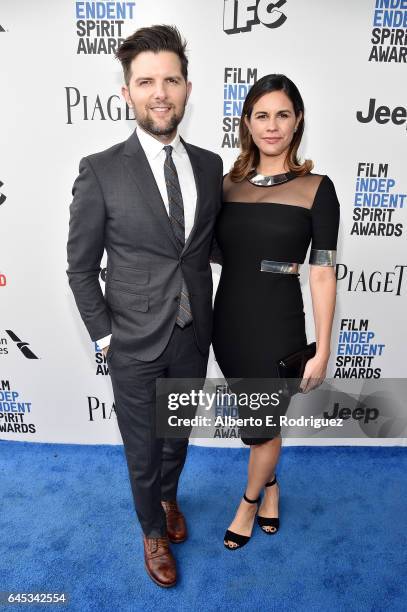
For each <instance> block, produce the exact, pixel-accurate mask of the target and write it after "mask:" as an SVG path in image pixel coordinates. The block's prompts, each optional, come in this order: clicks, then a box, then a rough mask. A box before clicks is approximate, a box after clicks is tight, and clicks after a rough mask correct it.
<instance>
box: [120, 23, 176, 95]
mask: <svg viewBox="0 0 407 612" xmlns="http://www.w3.org/2000/svg"><path fill="white" fill-rule="evenodd" d="M186 46H187V43H186V41H185V40H184V39H182V37H181V34H180V33H179V31H178V29H177V28H176V27H175V26H168V25H154V26H151V27H149V28H139V29H138V30H136V31H135V32H134V34H131V36H128V37H127V38H126V40H124V41H123V42H122V44H121V45H120V47H119V49H118V50H117V52H116V57H117V59H118V60H120V62H121V64H122V67H123V73H124V80H125V82H126V84H127V85H128V84H129V82H130V77H131V68H130V65H131V62H132V61H133V59H134V58H135V57H137V55H139V53H143V51H152V52H153V53H159V52H160V51H172V52H173V53H176V54H177V55H178V57H179V59H180V62H181V73H182V76H183V77H184V79H185V81H187V80H188V58H187V56H186V55H185V49H186Z"/></svg>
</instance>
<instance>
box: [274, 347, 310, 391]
mask: <svg viewBox="0 0 407 612" xmlns="http://www.w3.org/2000/svg"><path fill="white" fill-rule="evenodd" d="M316 351H317V345H316V342H311V344H308V345H307V346H306V347H305V348H303V349H301V350H300V351H296V352H295V353H291V354H290V355H287V356H286V357H283V358H282V359H279V360H278V361H277V371H278V375H279V377H280V378H283V379H284V381H285V385H284V386H285V392H286V393H287V394H289V395H295V393H298V390H299V386H300V383H301V379H302V377H303V375H304V370H305V364H306V363H307V361H308V360H309V359H311V358H312V357H314V356H315V353H316ZM290 378H294V379H299V380H293V381H290V380H287V379H290Z"/></svg>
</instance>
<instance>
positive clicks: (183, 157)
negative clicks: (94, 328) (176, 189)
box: [97, 126, 197, 349]
mask: <svg viewBox="0 0 407 612" xmlns="http://www.w3.org/2000/svg"><path fill="white" fill-rule="evenodd" d="M137 136H138V139H139V141H140V144H141V146H142V148H143V150H144V153H145V154H146V157H147V161H148V163H149V165H150V168H151V170H152V172H153V175H154V178H155V181H156V183H157V187H158V189H159V190H160V193H161V197H162V199H163V202H164V206H165V210H166V211H167V214H169V205H168V193H167V187H166V185H165V177H164V161H165V157H166V155H165V151H164V145H163V143H162V142H160V141H159V140H157V139H156V138H154V136H151V134H148V133H147V132H145V131H144V130H143V129H141V128H140V126H137ZM168 144H169V145H171V146H172V147H173V150H172V160H173V162H174V166H175V168H176V169H177V174H178V180H179V184H180V187H181V193H182V200H183V203H184V221H185V242H186V241H187V239H188V236H189V234H190V233H191V230H192V227H193V225H194V219H195V210H196V200H197V191H196V184H195V177H194V172H193V169H192V166H191V161H190V159H189V155H188V153H187V152H186V149H185V147H184V145H183V144H182V142H181V139H180V137H179V134H178V133H177V134H176V136H175V137H174V139H173V140H172V141H171V142H169V143H168ZM110 338H111V334H109V335H108V336H105V337H104V338H100V340H98V341H97V343H98V346H99V348H101V349H102V348H104V347H106V346H109V344H110Z"/></svg>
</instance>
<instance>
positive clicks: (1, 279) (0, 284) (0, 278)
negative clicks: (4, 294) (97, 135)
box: [0, 274, 7, 287]
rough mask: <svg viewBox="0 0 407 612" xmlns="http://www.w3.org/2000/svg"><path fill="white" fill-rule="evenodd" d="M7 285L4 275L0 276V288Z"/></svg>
mask: <svg viewBox="0 0 407 612" xmlns="http://www.w3.org/2000/svg"><path fill="white" fill-rule="evenodd" d="M6 285H7V279H6V275H5V274H0V287H5V286H6Z"/></svg>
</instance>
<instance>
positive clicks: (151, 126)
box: [133, 106, 185, 136]
mask: <svg viewBox="0 0 407 612" xmlns="http://www.w3.org/2000/svg"><path fill="white" fill-rule="evenodd" d="M133 112H134V117H135V119H136V121H137V123H138V125H139V126H140V127H141V128H142V129H143V130H145V131H146V132H149V133H150V134H154V136H169V135H170V134H172V133H173V132H175V130H176V129H177V127H178V126H179V124H180V123H181V121H182V119H183V117H184V113H185V106H184V108H183V109H182V112H181V113H180V114H179V115H177V114H176V113H175V112H174V114H173V115H172V116H171V117H170V118H169V119H168V122H167V124H166V125H164V126H160V125H157V123H155V121H154V119H153V118H152V117H150V116H149V115H147V116H144V117H139V116H138V114H137V113H136V111H135V109H134V107H133Z"/></svg>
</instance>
